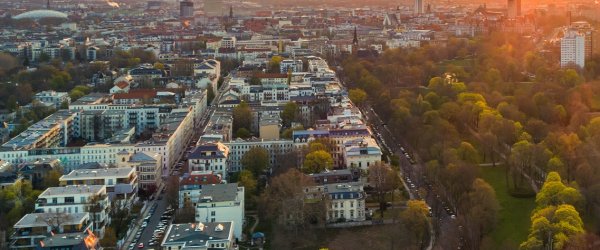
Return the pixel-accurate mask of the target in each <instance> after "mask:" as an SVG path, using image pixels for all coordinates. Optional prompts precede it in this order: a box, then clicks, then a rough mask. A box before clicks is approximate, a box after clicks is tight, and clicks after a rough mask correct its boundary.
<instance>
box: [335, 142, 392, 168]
mask: <svg viewBox="0 0 600 250" xmlns="http://www.w3.org/2000/svg"><path fill="white" fill-rule="evenodd" d="M382 155H383V153H382V152H381V148H380V147H379V145H377V143H376V142H375V140H374V139H373V138H371V137H364V138H359V139H355V140H350V141H346V142H345V143H344V149H343V156H344V163H345V164H346V168H350V169H352V168H358V169H360V170H362V171H363V172H366V171H367V170H368V169H369V166H371V165H372V164H374V163H376V162H379V161H381V156H382Z"/></svg>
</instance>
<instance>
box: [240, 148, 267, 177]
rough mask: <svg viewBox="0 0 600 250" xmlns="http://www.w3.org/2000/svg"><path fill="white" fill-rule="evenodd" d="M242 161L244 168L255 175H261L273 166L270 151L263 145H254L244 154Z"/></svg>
mask: <svg viewBox="0 0 600 250" xmlns="http://www.w3.org/2000/svg"><path fill="white" fill-rule="evenodd" d="M241 163H242V166H243V167H244V170H248V171H250V172H252V174H254V176H255V177H259V176H261V175H262V174H263V173H264V171H265V170H267V169H269V168H270V167H271V164H270V157H269V151H267V150H266V149H264V148H261V147H253V148H251V149H250V150H248V152H246V153H245V154H244V155H243V156H242V160H241Z"/></svg>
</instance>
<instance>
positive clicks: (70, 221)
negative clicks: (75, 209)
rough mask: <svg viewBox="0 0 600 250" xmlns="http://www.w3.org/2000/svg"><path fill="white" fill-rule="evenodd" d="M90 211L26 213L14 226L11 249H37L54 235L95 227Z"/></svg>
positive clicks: (65, 234)
mask: <svg viewBox="0 0 600 250" xmlns="http://www.w3.org/2000/svg"><path fill="white" fill-rule="evenodd" d="M92 224H93V223H92V221H91V219H90V216H89V213H83V212H82V213H35V214H26V215H25V216H23V218H21V219H20V220H19V221H18V222H17V223H15V225H14V226H13V229H14V233H13V235H12V236H11V240H10V249H36V248H38V247H41V245H42V244H44V243H43V242H44V241H45V240H46V239H47V238H49V237H51V236H52V234H54V235H61V236H64V237H66V236H67V235H72V234H85V233H86V232H87V231H88V230H92V229H93V225H92Z"/></svg>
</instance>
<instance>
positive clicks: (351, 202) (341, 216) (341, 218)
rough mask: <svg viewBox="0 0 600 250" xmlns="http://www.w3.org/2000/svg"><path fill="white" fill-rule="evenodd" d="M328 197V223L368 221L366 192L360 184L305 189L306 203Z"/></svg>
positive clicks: (335, 184) (347, 183) (340, 184)
mask: <svg viewBox="0 0 600 250" xmlns="http://www.w3.org/2000/svg"><path fill="white" fill-rule="evenodd" d="M323 195H327V196H328V197H329V199H330V201H331V202H330V206H329V207H328V208H327V212H326V213H327V222H346V221H364V220H365V219H366V213H365V211H366V206H365V197H366V195H365V192H364V190H363V184H362V183H360V182H345V183H332V184H324V185H317V186H312V187H309V188H306V189H305V202H311V201H312V200H315V199H322V197H323Z"/></svg>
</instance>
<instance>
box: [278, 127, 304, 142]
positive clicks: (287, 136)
mask: <svg viewBox="0 0 600 250" xmlns="http://www.w3.org/2000/svg"><path fill="white" fill-rule="evenodd" d="M298 130H304V126H302V125H299V126H295V127H293V128H287V129H285V130H283V132H281V138H285V139H292V136H293V135H294V131H298Z"/></svg>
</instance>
